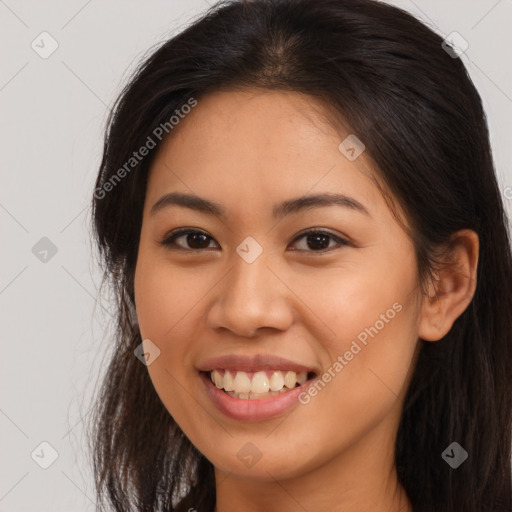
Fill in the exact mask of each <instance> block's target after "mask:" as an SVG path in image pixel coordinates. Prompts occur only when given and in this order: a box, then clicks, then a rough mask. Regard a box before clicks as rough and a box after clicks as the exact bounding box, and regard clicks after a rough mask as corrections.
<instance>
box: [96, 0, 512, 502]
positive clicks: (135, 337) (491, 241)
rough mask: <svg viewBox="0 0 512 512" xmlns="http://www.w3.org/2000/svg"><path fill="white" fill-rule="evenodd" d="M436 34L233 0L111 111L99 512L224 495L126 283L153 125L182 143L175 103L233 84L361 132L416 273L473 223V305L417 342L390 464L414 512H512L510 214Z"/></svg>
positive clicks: (300, 4)
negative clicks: (160, 385) (285, 98)
mask: <svg viewBox="0 0 512 512" xmlns="http://www.w3.org/2000/svg"><path fill="white" fill-rule="evenodd" d="M442 42H443V39H442V38H441V37H440V36H439V35H437V34H435V33H434V32H433V31H432V30H430V29H429V28H427V27H426V26H425V25H423V24H422V23H421V22H419V21H418V20H416V19H415V18H414V17H413V16H411V15H409V14H408V13H406V12H404V11H402V10H400V9H398V8H395V7H392V6H389V5H387V4H385V3H383V2H378V1H373V0H254V1H235V0H233V1H223V2H221V3H219V4H216V5H214V6H213V7H211V8H210V9H209V10H208V11H206V12H205V14H204V15H203V16H201V17H200V18H199V19H197V20H195V21H194V22H193V23H192V24H191V25H190V26H189V27H188V28H186V29H185V30H183V31H182V32H181V33H179V34H178V35H175V36H174V37H172V38H171V39H169V40H168V41H166V42H165V43H163V44H162V45H161V46H159V47H158V48H157V49H156V50H154V51H153V53H152V54H151V55H150V56H149V57H148V58H146V59H145V60H144V62H143V63H142V64H141V66H140V67H139V69H138V71H137V72H136V73H135V74H134V76H133V77H132V78H131V80H130V82H129V83H128V85H127V86H126V87H125V89H124V90H123V92H122V93H121V95H120V97H119V99H118V100H117V102H116V104H115V105H114V108H113V110H112V113H111V115H110V117H109V122H108V127H107V130H106V135H105V143H104V152H103V159H102V162H101V168H100V172H99V174H98V178H97V182H96V188H95V191H94V198H93V225H94V230H95V237H96V241H97V244H98V247H99V254H100V261H101V263H102V265H103V270H104V272H105V278H106V281H105V282H106V283H108V284H109V285H110V286H111V287H112V289H113V290H114V292H115V296H116V300H117V302H116V307H117V319H116V321H117V332H116V336H115V339H113V340H109V341H108V342H109V343H110V344H115V345H114V346H113V350H112V353H113V355H112V359H111V362H110V365H109V367H108V369H107V372H106V375H105V378H104V381H103V385H102V388H101V391H100V393H98V396H97V401H96V402H95V403H96V404H97V405H96V409H95V415H94V418H93V422H92V423H91V425H92V428H93V435H92V438H91V445H92V453H93V463H94V470H95V475H96V485H97V492H98V507H99V509H100V510H102V511H103V510H109V509H112V510H115V511H116V512H121V511H128V510H130V511H131V510H134V511H135V510H136V511H147V512H156V511H163V510H166V511H187V510H189V508H194V509H196V510H198V511H199V512H211V511H212V510H213V508H214V506H215V480H214V473H213V466H212V464H211V463H210V462H209V461H208V460H207V459H206V458H205V457H204V456H203V455H202V454H201V453H200V452H198V451H197V449H196V448H195V447H194V446H193V445H192V444H191V443H190V441H189V440H188V439H187V437H186V436H185V435H184V434H183V432H182V431H181V430H180V428H179V427H178V425H177V424H176V423H175V422H174V420H173V418H172V417H171V415H170V414H169V412H168V411H167V410H166V409H165V407H164V406H163V404H162V403H161V401H160V399H159V398H158V396H157V394H156V391H155V389H154V387H153V385H152V383H151V381H150V378H149V375H148V372H147V368H146V367H145V366H144V365H143V364H141V362H140V361H139V360H138V359H137V358H136V357H135V356H134V349H135V348H136V347H137V346H138V345H139V344H140V343H141V336H140V332H139V329H138V326H137V321H136V314H135V309H134V288H133V281H134V272H135V266H136V263H137V250H138V244H139V236H140V229H141V222H142V210H143V205H144V199H145V191H146V183H147V178H148V172H149V169H150V167H151V164H152V161H153V160H154V157H155V154H156V152H157V150H158V147H159V145H160V140H159V138H158V137H156V136H155V133H160V132H158V131H157V132H155V129H156V128H157V127H159V126H162V124H163V123H168V124H167V131H168V132H169V136H171V137H172V131H171V127H170V126H169V119H170V118H171V116H172V115H173V113H174V112H175V111H176V110H179V109H180V108H181V107H182V106H183V105H184V104H186V103H187V102H189V101H190V99H191V98H194V99H195V100H196V101H198V102H200V101H201V97H202V96H204V95H205V94H207V93H208V92H211V91H215V90H218V89H220V88H229V87H235V88H243V87H262V88H267V89H275V90H284V91H298V92H301V93H305V94H308V95H311V96H313V97H315V98H318V99H319V100H322V101H324V102H325V104H327V105H329V106H330V111H329V115H330V116H331V118H332V120H333V121H336V120H341V121H342V122H344V123H346V125H348V126H350V127H351V129H352V131H353V132H354V133H356V134H358V137H359V138H360V139H361V140H363V141H364V144H365V145H366V152H367V154H368V155H369V156H370V157H371V158H372V160H373V162H374V164H375V170H376V173H378V175H379V176H380V177H381V178H382V180H383V182H384V183H385V185H386V187H387V189H388V190H389V191H391V194H392V197H393V198H394V200H396V201H397V202H398V203H399V204H400V206H401V207H402V208H403V210H404V211H405V212H406V214H407V219H408V223H409V224H410V226H412V232H411V237H412V239H413V242H414V246H415V250H416V254H417V260H418V267H419V274H420V278H421V280H422V282H425V279H427V278H428V276H429V275H430V274H431V272H432V270H433V268H434V263H435V258H434V254H435V252H436V248H438V247H442V246H444V244H446V243H447V242H448V241H449V239H450V235H452V234H453V233H454V232H455V231H458V230H461V229H465V228H468V229H472V230H474V231H476V233H477V234H478V236H479V238H480V252H479V262H478V269H477V270H478V283H477V287H476V292H475V295H474V298H473V300H472V302H471V303H470V305H469V307H468V308H467V309H466V311H465V312H464V313H463V314H462V315H461V316H460V317H459V318H458V319H457V320H456V322H455V323H454V325H453V327H452V329H451V330H450V332H449V333H448V334H447V335H446V336H445V337H444V338H443V339H442V340H440V341H438V342H435V343H431V342H430V343H427V342H425V341H423V340H420V343H421V348H420V353H419V357H418V361H417V366H416V368H415V371H414V375H413V378H412V381H411V383H410V387H409V389H408V393H407V396H406V399H405V404H404V409H403V415H402V418H401V423H400V426H399V430H398V434H397V439H396V468H397V472H398V477H399V480H400V483H401V484H402V486H403V487H404V489H405V491H406V492H407V495H408V496H409V499H410V501H411V503H412V506H413V509H414V511H415V512H434V511H435V512H462V511H464V512H483V511H493V512H497V511H510V510H512V502H511V464H510V460H511V427H512V403H511V389H512V382H511V379H512V294H511V284H512V260H511V250H510V241H509V235H508V232H507V229H508V224H507V219H506V216H505V213H504V208H503V204H502V199H501V195H500V190H499V188H498V185H497V181H496V178H495V173H494V165H493V160H492V155H491V151H490V147H489V135H488V128H487V122H486V117H485V114H484V111H483V108H482V102H481V99H480V97H479V95H478V93H477V91H476V89H475V87H474V85H473V83H472V81H471V79H470V78H469V76H468V74H467V71H466V69H465V67H464V65H463V62H462V61H461V59H460V58H453V55H450V54H449V53H448V52H447V51H445V49H444V48H443V47H442ZM167 131H166V133H167ZM150 136H151V137H152V139H153V140H154V141H155V142H156V146H157V147H156V148H155V149H152V150H151V151H150V152H149V154H148V155H147V156H145V157H144V158H141V159H140V161H138V162H136V164H135V165H134V162H133V161H130V158H131V157H132V155H133V152H134V151H136V150H138V149H139V148H140V147H142V146H143V145H145V144H147V141H148V137H150ZM162 139H163V137H162ZM127 162H131V164H130V166H127ZM123 167H124V169H125V172H122V171H121V172H120V169H122V168H123ZM454 441H456V442H458V443H459V444H460V445H461V446H462V447H463V448H464V449H465V450H466V451H467V452H468V454H469V457H468V459H467V460H466V461H465V462H464V463H463V464H462V465H461V466H460V467H458V468H457V469H452V468H451V467H450V466H449V465H448V464H447V463H446V462H445V461H444V460H443V459H442V457H441V453H442V452H443V451H444V449H445V448H446V447H447V446H449V445H450V444H451V443H452V442H454ZM335 477H336V476H335V475H333V478H335Z"/></svg>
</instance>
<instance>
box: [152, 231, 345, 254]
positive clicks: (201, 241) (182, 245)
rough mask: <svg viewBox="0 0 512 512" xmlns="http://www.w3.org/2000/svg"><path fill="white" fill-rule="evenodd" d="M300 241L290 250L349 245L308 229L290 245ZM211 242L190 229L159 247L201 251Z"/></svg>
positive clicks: (320, 249) (166, 239) (163, 241)
mask: <svg viewBox="0 0 512 512" xmlns="http://www.w3.org/2000/svg"><path fill="white" fill-rule="evenodd" d="M302 239H304V242H303V243H302V247H299V248H298V249H297V248H295V249H292V250H293V251H297V250H299V251H306V252H327V251H329V250H331V249H332V248H333V247H335V246H336V245H338V246H343V245H350V244H349V242H348V241H346V240H344V239H343V238H340V237H339V236H337V235H334V234H333V233H330V232H328V231H323V230H319V229H310V230H308V231H305V232H303V233H301V234H300V235H298V236H297V237H295V239H294V240H293V242H292V244H296V243H297V242H298V241H301V240H302ZM180 240H181V241H180ZM211 242H214V239H213V238H212V237H211V236H209V235H207V234H206V233H204V232H203V231H199V230H197V229H192V228H182V229H179V230H178V231H175V232H174V233H170V234H169V235H167V236H166V237H165V238H164V239H163V240H162V241H161V242H160V243H161V245H164V246H167V247H168V246H171V247H172V248H173V249H177V250H184V251H187V250H188V251H201V250H203V249H212V248H215V247H212V246H211V245H210V243H211ZM331 242H334V244H333V245H331ZM215 243H216V242H215ZM299 245H300V244H299Z"/></svg>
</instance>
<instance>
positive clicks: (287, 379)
mask: <svg viewBox="0 0 512 512" xmlns="http://www.w3.org/2000/svg"><path fill="white" fill-rule="evenodd" d="M296 382H297V374H296V373H295V372H286V375H285V376H284V385H285V386H286V387H287V388H289V389H292V388H294V387H295V383H296Z"/></svg>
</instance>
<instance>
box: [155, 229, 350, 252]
mask: <svg viewBox="0 0 512 512" xmlns="http://www.w3.org/2000/svg"><path fill="white" fill-rule="evenodd" d="M190 234H200V235H205V236H206V237H207V238H209V239H210V240H213V238H212V237H211V236H209V235H207V234H206V233H205V232H203V231H200V230H197V229H191V228H182V229H179V230H178V231H175V232H174V233H170V234H168V235H166V236H165V238H164V239H163V240H162V241H161V242H160V245H163V246H165V247H167V248H170V249H172V250H178V251H188V252H202V251H207V250H211V248H204V249H187V248H184V247H180V246H178V245H177V244H176V240H177V239H178V238H180V237H182V236H185V235H190ZM308 235H323V236H328V237H330V238H332V239H333V240H334V241H336V242H337V244H338V245H339V246H348V245H350V243H349V242H348V241H347V240H344V239H343V238H340V237H339V236H336V235H334V234H333V233H330V232H329V231H324V230H321V229H309V230H307V231H304V232H302V233H299V235H297V236H296V237H295V238H294V239H293V241H292V243H296V242H297V241H298V240H300V239H302V238H305V237H307V236H308ZM332 249H333V247H330V248H326V249H321V250H318V251H314V250H305V249H294V250H299V251H302V252H311V253H321V254H323V253H326V252H329V251H331V250H332Z"/></svg>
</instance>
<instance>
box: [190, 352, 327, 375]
mask: <svg viewBox="0 0 512 512" xmlns="http://www.w3.org/2000/svg"><path fill="white" fill-rule="evenodd" d="M197 368H198V370H200V371H203V372H210V371H212V370H230V371H231V370H240V371H242V372H258V371H268V370H290V371H294V372H297V373H299V372H308V373H309V372H313V373H315V374H318V372H317V370H316V369H315V368H312V367H309V366H305V365H303V364H300V363H296V362H294V361H290V360H289V359H285V358H283V357H279V356H276V355H264V354H256V355H252V356H242V355H237V354H231V355H227V356H222V357H215V358H212V359H208V360H207V361H205V362H204V363H201V364H200V365H199V366H198V367H197Z"/></svg>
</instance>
